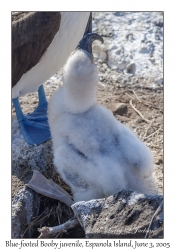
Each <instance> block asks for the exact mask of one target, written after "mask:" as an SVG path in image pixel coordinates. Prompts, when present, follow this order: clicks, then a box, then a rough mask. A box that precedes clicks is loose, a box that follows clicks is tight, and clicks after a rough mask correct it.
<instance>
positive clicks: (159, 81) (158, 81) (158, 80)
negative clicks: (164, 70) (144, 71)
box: [156, 77, 163, 85]
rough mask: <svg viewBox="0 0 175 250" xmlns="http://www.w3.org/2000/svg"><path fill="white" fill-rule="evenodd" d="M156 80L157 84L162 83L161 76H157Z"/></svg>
mask: <svg viewBox="0 0 175 250" xmlns="http://www.w3.org/2000/svg"><path fill="white" fill-rule="evenodd" d="M156 82H157V84H159V85H162V84H163V78H162V77H158V78H157V79H156Z"/></svg>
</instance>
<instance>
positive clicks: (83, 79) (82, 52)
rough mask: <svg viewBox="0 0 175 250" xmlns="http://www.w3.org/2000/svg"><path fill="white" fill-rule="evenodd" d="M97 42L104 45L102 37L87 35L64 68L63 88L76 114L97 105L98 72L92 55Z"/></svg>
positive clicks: (93, 34)
mask: <svg viewBox="0 0 175 250" xmlns="http://www.w3.org/2000/svg"><path fill="white" fill-rule="evenodd" d="M95 40H99V41H101V42H102V43H103V38H102V37H101V36H100V35H98V34H96V33H88V34H86V35H85V36H84V37H83V38H82V39H81V41H80V42H79V44H78V46H77V47H76V49H75V51H73V52H72V53H71V55H70V57H69V58H68V60H67V63H66V64H65V66H64V70H63V88H64V90H65V96H66V98H67V102H68V99H69V103H71V105H70V106H71V110H73V111H74V112H76V113H77V112H84V111H86V110H87V109H88V108H90V107H91V106H92V105H93V104H95V103H96V96H95V95H96V88H97V84H98V70H97V66H96V65H95V63H94V57H93V55H92V43H93V41H95ZM74 104H75V105H74ZM74 106H75V108H74ZM78 106H79V108H78ZM80 107H82V108H80Z"/></svg>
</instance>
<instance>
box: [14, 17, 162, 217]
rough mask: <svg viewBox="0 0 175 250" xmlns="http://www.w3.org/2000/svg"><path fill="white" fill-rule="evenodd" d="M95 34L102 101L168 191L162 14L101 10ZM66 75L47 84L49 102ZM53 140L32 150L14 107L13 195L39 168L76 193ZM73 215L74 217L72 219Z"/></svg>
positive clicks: (27, 107)
mask: <svg viewBox="0 0 175 250" xmlns="http://www.w3.org/2000/svg"><path fill="white" fill-rule="evenodd" d="M93 30H94V31H96V32H98V33H99V34H100V35H102V36H103V38H104V41H105V43H104V45H100V44H99V43H94V48H93V52H94V55H95V60H96V63H97V67H98V68H99V76H100V77H99V85H98V91H97V101H98V103H100V104H102V105H104V106H106V107H107V108H108V109H110V110H112V112H113V114H114V116H115V117H116V119H118V120H119V121H121V122H122V123H125V124H126V125H127V126H129V127H130V128H131V129H132V130H133V131H134V132H135V133H136V134H137V136H138V137H139V138H140V140H142V141H143V142H144V143H145V144H146V145H147V146H148V147H149V149H150V150H151V151H152V153H153V156H154V166H155V176H156V181H157V184H158V186H159V190H160V193H163V68H162V67H163V15H162V13H161V12H144V13H143V12H132V13H131V12H124V13H123V12H102V13H101V12H96V13H93ZM61 84H62V80H61V77H60V74H56V75H54V76H53V77H52V78H51V79H49V80H48V81H47V82H46V83H45V84H44V87H45V92H46V95H47V99H48V101H49V99H50V97H51V96H52V94H53V93H54V92H55V91H56V90H57V89H58V88H59V87H60V86H61ZM20 103H21V106H22V109H23V111H24V113H28V112H31V111H32V110H33V109H34V108H35V107H36V106H37V94H36V93H30V94H28V95H26V96H24V97H21V98H20ZM52 160H53V155H52V144H51V141H48V142H46V143H44V144H43V145H40V146H38V147H32V146H29V145H28V144H27V142H25V141H24V139H23V136H22V134H21V132H20V129H19V126H18V123H17V120H16V116H15V110H14V108H13V107H12V197H13V198H14V197H15V195H16V194H17V192H18V191H19V190H20V189H21V188H22V187H23V186H24V184H25V183H28V181H29V180H30V178H31V176H32V170H33V169H37V170H39V171H41V172H42V173H44V174H45V175H46V177H49V178H53V179H54V181H56V182H57V183H59V184H62V185H63V187H64V188H65V189H66V190H67V191H68V192H70V189H69V187H67V186H66V185H65V184H64V183H63V182H62V181H61V179H60V178H58V176H57V173H56V172H55V170H54V166H53V163H52ZM68 217H69V216H68Z"/></svg>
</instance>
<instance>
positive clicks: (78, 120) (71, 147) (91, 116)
mask: <svg viewBox="0 0 175 250" xmlns="http://www.w3.org/2000/svg"><path fill="white" fill-rule="evenodd" d="M96 39H98V40H100V41H101V42H103V39H102V37H100V36H99V35H98V34H95V33H91V34H87V35H85V36H84V38H83V39H82V40H81V41H80V43H79V44H78V46H77V48H76V50H75V51H74V52H73V53H72V54H71V55H70V57H69V58H68V60H67V62H66V64H65V66H64V69H63V86H62V87H61V88H59V89H58V90H57V91H56V92H55V93H54V94H53V96H52V97H51V100H50V102H49V107H48V118H49V125H50V130H51V134H52V141H53V154H54V165H55V167H56V168H57V171H58V173H59V174H60V176H61V177H62V179H63V180H64V181H65V182H66V183H67V184H68V185H69V186H70V187H71V190H72V193H73V198H74V202H77V201H82V200H84V201H87V200H90V199H99V198H104V197H108V196H110V195H113V194H115V193H117V192H118V191H120V190H121V189H132V190H134V191H137V192H141V193H146V194H156V193H157V187H156V184H155V180H154V174H153V170H154V167H153V157H152V154H151V152H150V151H149V149H148V148H147V147H146V145H145V144H144V143H143V142H141V141H140V140H139V139H138V138H137V136H136V135H135V134H134V133H133V132H132V131H131V130H130V129H129V128H128V127H127V126H126V125H124V124H122V123H120V122H119V121H118V120H117V119H116V118H115V117H114V116H113V114H112V112H111V111H110V110H108V109H107V108H105V107H103V106H102V105H99V104H97V102H96V89H97V84H98V69H97V66H96V65H95V63H94V59H93V55H92V42H93V41H94V40H96ZM40 179H41V180H42V181H40ZM41 183H42V184H41ZM52 184H53V183H51V181H47V180H46V179H45V178H42V176H41V175H40V174H39V173H38V172H36V171H35V172H34V177H33V178H32V180H31V182H30V183H29V187H31V188H33V189H34V190H35V191H38V192H39V193H41V194H44V195H47V196H49V197H53V198H57V199H59V200H61V201H63V202H64V203H66V204H67V205H70V204H72V203H73V201H72V199H71V198H70V197H69V196H68V195H67V194H65V192H62V190H61V189H60V188H57V187H54V185H52Z"/></svg>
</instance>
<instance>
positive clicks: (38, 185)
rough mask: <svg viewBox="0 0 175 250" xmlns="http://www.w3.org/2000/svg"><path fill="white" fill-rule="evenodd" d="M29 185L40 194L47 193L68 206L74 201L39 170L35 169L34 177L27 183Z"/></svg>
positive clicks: (46, 194)
mask: <svg viewBox="0 0 175 250" xmlns="http://www.w3.org/2000/svg"><path fill="white" fill-rule="evenodd" d="M26 186H27V187H29V188H31V189H33V190H34V191H36V192H37V193H39V194H42V195H45V196H47V197H50V198H52V199H57V200H59V201H61V202H63V203H65V204H66V205H67V206H69V207H71V205H72V204H73V203H74V202H73V200H72V197H71V196H70V195H69V194H68V193H67V192H66V191H65V190H64V189H63V188H62V187H60V186H59V185H57V184H56V183H55V182H53V180H51V179H50V180H48V179H46V178H45V177H44V176H43V175H42V174H41V173H40V172H39V171H37V170H34V171H33V176H32V179H31V180H30V181H29V183H28V184H26Z"/></svg>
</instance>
